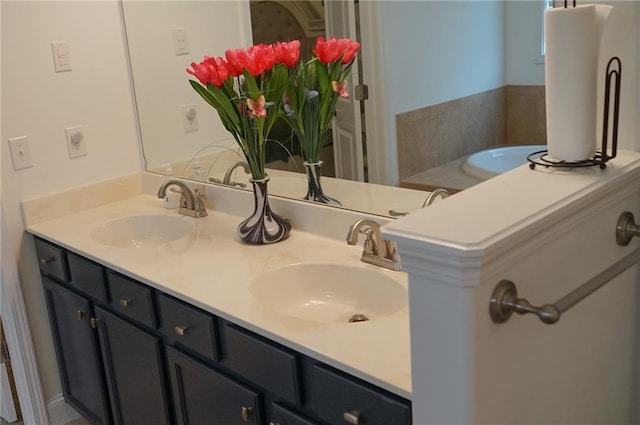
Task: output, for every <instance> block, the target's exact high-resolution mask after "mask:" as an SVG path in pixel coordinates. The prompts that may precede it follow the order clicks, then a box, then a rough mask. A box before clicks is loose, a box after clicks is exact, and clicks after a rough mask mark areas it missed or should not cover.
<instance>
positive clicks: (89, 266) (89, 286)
mask: <svg viewBox="0 0 640 425" xmlns="http://www.w3.org/2000/svg"><path fill="white" fill-rule="evenodd" d="M67 260H68V261H69V274H70V276H71V281H70V282H69V283H70V284H71V286H73V287H75V288H76V289H78V290H79V291H82V292H83V293H84V294H86V295H89V296H90V297H93V298H95V299H97V300H99V301H102V302H107V287H106V282H105V279H104V271H103V269H102V267H101V266H100V265H98V264H96V263H94V262H91V261H89V260H87V259H85V258H82V257H79V256H78V255H76V254H73V253H71V252H69V253H67Z"/></svg>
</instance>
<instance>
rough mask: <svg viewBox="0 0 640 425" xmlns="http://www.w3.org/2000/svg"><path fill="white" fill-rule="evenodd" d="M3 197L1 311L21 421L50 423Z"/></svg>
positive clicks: (0, 231) (0, 234)
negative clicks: (10, 239)
mask: <svg viewBox="0 0 640 425" xmlns="http://www.w3.org/2000/svg"><path fill="white" fill-rule="evenodd" d="M1 199H2V198H1V193H0V216H1V218H0V220H1V223H0V241H1V243H0V258H1V259H2V260H1V261H0V293H1V294H2V295H1V296H0V311H2V323H3V326H4V331H5V338H6V340H7V348H8V350H9V357H10V358H11V367H12V371H13V376H14V381H15V384H16V392H17V393H18V394H17V395H18V401H19V403H20V411H21V412H22V421H23V422H24V423H25V424H38V425H49V415H48V413H47V403H46V401H45V399H44V395H43V392H42V384H41V382H40V374H39V372H38V364H37V362H36V354H35V351H34V349H33V343H32V339H31V331H30V329H29V321H28V318H27V311H26V307H25V304H24V298H23V297H22V289H21V284H20V278H19V276H18V267H17V264H16V261H15V258H14V255H13V254H12V249H11V244H10V241H9V234H8V232H7V230H6V228H7V225H6V222H5V218H4V211H3V210H4V206H3V205H2V201H1Z"/></svg>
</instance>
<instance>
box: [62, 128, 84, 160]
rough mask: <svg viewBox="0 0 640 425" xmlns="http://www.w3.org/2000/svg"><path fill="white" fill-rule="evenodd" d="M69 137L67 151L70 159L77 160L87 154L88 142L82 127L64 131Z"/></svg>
mask: <svg viewBox="0 0 640 425" xmlns="http://www.w3.org/2000/svg"><path fill="white" fill-rule="evenodd" d="M64 132H65V134H66V135H67V149H68V150H69V158H71V159H73V158H77V157H79V156H85V155H86V154H87V141H86V139H85V137H84V129H83V127H82V126H81V125H76V126H75V127H68V128H65V129H64Z"/></svg>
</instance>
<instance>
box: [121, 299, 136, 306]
mask: <svg viewBox="0 0 640 425" xmlns="http://www.w3.org/2000/svg"><path fill="white" fill-rule="evenodd" d="M132 302H133V301H131V300H130V299H122V300H120V305H121V306H122V307H129V306H130V305H131V303H132Z"/></svg>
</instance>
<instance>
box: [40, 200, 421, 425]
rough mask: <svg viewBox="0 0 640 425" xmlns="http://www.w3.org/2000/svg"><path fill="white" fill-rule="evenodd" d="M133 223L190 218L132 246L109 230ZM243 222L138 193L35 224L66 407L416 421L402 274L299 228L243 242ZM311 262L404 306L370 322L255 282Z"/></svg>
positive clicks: (188, 417) (146, 420)
mask: <svg viewBox="0 0 640 425" xmlns="http://www.w3.org/2000/svg"><path fill="white" fill-rule="evenodd" d="M132 217H133V218H134V219H135V218H136V217H143V219H144V220H146V221H153V220H155V219H157V217H165V218H167V220H169V219H170V220H169V221H163V222H162V223H163V225H169V224H167V223H171V221H172V220H174V219H175V222H176V223H179V222H184V223H189V225H188V226H187V227H186V229H187V230H186V231H187V233H188V234H187V235H186V236H184V237H176V236H177V235H173V236H172V237H174V239H173V240H170V241H166V242H160V241H149V240H147V241H141V242H139V243H138V244H137V245H135V244H134V245H135V246H134V245H126V244H125V245H122V243H124V242H123V241H122V240H121V239H119V237H118V232H120V230H117V229H116V228H115V227H114V226H113V225H108V226H107V227H106V229H107V230H109V232H108V233H105V232H103V230H104V227H103V225H104V223H117V222H118V219H122V220H123V221H124V222H127V221H129V220H130V219H131V218H132ZM136 225H137V226H140V223H137V224H136ZM236 225H237V218H236V217H232V216H227V215H225V214H220V213H217V212H210V215H209V217H206V218H202V219H191V218H186V217H178V216H177V212H176V210H164V209H163V208H162V207H161V204H160V200H158V199H156V198H155V197H153V196H149V195H139V196H136V197H133V198H130V199H125V200H122V201H119V202H114V203H112V204H108V205H105V206H102V207H98V208H94V209H91V210H86V211H81V212H78V213H75V214H71V215H68V216H64V217H61V218H58V219H55V220H50V221H46V222H43V223H39V224H35V225H33V226H30V227H29V229H28V230H29V231H30V232H31V233H33V234H34V241H35V248H36V253H37V257H38V263H39V266H40V271H41V276H42V282H43V286H44V292H45V299H46V303H47V308H48V311H49V317H50V323H51V330H52V333H53V337H54V338H53V339H54V344H55V348H56V354H57V358H58V365H59V371H60V376H61V381H62V384H63V390H64V395H65V399H66V401H67V402H68V403H69V404H71V405H72V406H73V407H74V408H75V409H76V410H77V411H78V412H80V413H81V414H82V415H83V416H84V417H85V418H87V419H88V420H89V421H90V422H91V423H92V424H133V425H144V424H150V425H151V424H153V425H160V424H173V423H177V424H224V425H228V424H244V423H249V424H274V425H275V424H279V425H311V424H315V425H333V424H335V425H340V424H379V425H389V424H394V425H396V424H397V425H403V424H410V423H411V421H412V419H411V403H410V401H409V397H410V388H411V387H410V385H411V383H410V361H409V344H408V314H407V301H406V286H407V282H406V275H405V274H404V273H402V272H392V271H386V270H382V269H380V270H377V269H378V268H375V267H374V266H369V265H366V264H363V263H361V262H360V261H359V255H360V248H358V247H349V246H347V245H346V243H338V242H336V241H333V240H329V239H326V238H322V237H316V236H314V235H309V234H305V233H304V232H300V231H298V232H294V233H293V234H292V236H291V237H290V239H289V240H287V241H284V242H281V243H279V244H275V245H272V246H261V247H260V246H259V247H256V246H246V245H243V244H241V243H240V242H239V241H237V240H236V239H235V237H234V236H235V235H234V233H235V226H236ZM71 227H73V228H75V231H74V232H70V231H69V230H70V228H71ZM161 233H162V232H161ZM168 234H169V233H162V235H168ZM156 236H157V235H156ZM166 237H167V238H168V236H166ZM310 246H311V247H312V248H309V247H310ZM303 247H306V250H307V251H310V254H309V253H307V254H305V253H302V254H298V252H300V251H303ZM223 253H224V254H223ZM345 255H346V257H345ZM340 257H342V260H339V258H340ZM305 263H313V264H315V265H322V266H323V267H327V268H329V267H330V264H331V265H336V264H337V265H338V267H344V268H345V270H351V269H353V270H354V271H353V273H360V272H362V273H364V274H363V276H365V277H366V276H369V278H368V280H371V281H372V282H371V284H372V285H376V284H378V283H377V282H376V281H375V278H376V276H377V275H380V276H382V281H384V282H387V281H388V282H389V283H390V284H391V285H396V287H395V290H396V293H398V294H401V295H402V296H404V297H405V299H404V301H403V302H402V303H400V304H398V306H397V308H396V309H395V310H393V311H382V310H379V311H377V310H375V308H374V309H373V310H372V312H371V313H370V314H371V320H370V321H369V322H362V323H348V322H347V320H346V319H345V320H344V321H342V322H341V323H335V322H331V323H326V321H327V320H329V319H326V317H319V318H318V319H317V320H316V319H314V318H299V317H293V316H291V314H289V313H286V312H285V313H283V312H282V311H278V309H272V308H270V307H269V306H268V305H264V303H269V302H270V301H263V302H262V304H261V302H260V301H259V299H260V297H262V296H263V295H256V294H259V292H260V291H258V290H256V285H257V283H256V282H261V281H260V277H261V276H263V275H265V274H266V275H268V274H269V273H270V272H273V270H280V269H282V268H283V267H285V268H286V267H289V266H292V265H293V266H296V265H299V264H305ZM315 274H318V273H317V272H316V273H315ZM343 284H344V285H349V282H347V281H345V282H343ZM282 297H286V294H282ZM269 299H270V298H265V300H269ZM385 304H386V303H385ZM376 314H377V315H376ZM331 320H333V319H331Z"/></svg>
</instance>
